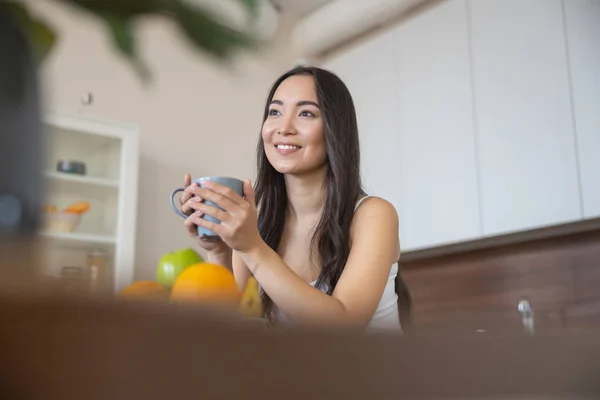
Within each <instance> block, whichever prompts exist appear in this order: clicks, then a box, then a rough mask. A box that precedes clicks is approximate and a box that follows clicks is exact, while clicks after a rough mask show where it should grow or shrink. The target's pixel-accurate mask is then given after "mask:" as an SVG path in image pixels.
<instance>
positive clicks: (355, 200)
mask: <svg viewBox="0 0 600 400" xmlns="http://www.w3.org/2000/svg"><path fill="white" fill-rule="evenodd" d="M257 156H258V177H257V181H256V184H255V189H254V190H253V189H252V186H251V184H250V181H246V182H245V183H244V196H243V197H241V196H239V195H237V194H236V193H235V192H233V191H232V190H229V189H228V188H226V187H224V186H221V185H219V184H216V183H211V184H209V185H207V186H206V187H205V188H199V187H198V186H197V185H196V184H193V185H190V176H189V175H186V177H185V186H186V191H185V193H184V195H183V196H182V197H181V203H182V210H183V211H184V212H185V213H186V214H187V215H190V216H189V218H188V219H187V220H186V221H185V225H186V227H187V229H188V231H189V234H190V235H191V236H192V237H194V238H196V239H197V241H198V243H199V245H200V246H201V247H202V248H204V249H205V250H206V251H207V259H208V261H210V262H214V263H219V264H221V265H225V266H227V267H230V268H232V270H233V273H234V275H235V279H236V282H237V284H238V285H239V287H240V288H243V287H244V286H245V285H246V282H247V280H248V278H249V277H250V276H251V275H253V276H254V277H255V278H256V280H257V281H258V282H259V284H260V286H261V288H262V290H263V302H264V306H265V313H266V316H267V317H268V318H269V319H270V320H271V321H273V322H280V323H282V322H286V321H287V322H289V321H291V322H295V323H311V324H343V325H346V326H348V325H350V326H358V327H367V326H368V327H371V328H385V329H400V323H399V317H398V314H399V313H398V296H397V294H396V293H395V278H396V276H397V272H398V264H397V261H398V259H399V257H400V246H399V238H398V216H397V213H396V210H395V209H394V207H393V206H392V204H390V203H389V202H387V201H386V200H384V199H381V198H378V197H371V196H366V195H365V193H364V192H363V190H362V186H361V179H360V167H359V159H360V151H359V140H358V128H357V122H356V114H355V110H354V104H353V101H352V97H351V95H350V93H349V92H348V89H347V88H346V86H345V85H344V83H343V82H342V81H341V80H340V79H339V78H338V77H337V76H335V75H334V74H332V73H331V72H328V71H326V70H323V69H319V68H313V67H297V68H295V69H293V70H291V71H289V72H287V73H285V74H284V75H283V76H281V77H280V78H279V79H278V80H277V81H276V82H275V84H274V85H273V87H272V88H271V91H270V93H269V96H268V101H267V104H266V108H265V113H264V117H263V125H262V132H261V137H260V139H259V143H258V154H257ZM204 200H209V201H212V202H214V203H216V204H218V205H219V206H220V207H222V208H223V210H225V211H223V210H219V209H218V208H216V207H210V206H208V205H206V204H204V203H203V201H204ZM257 210H258V211H257ZM203 214H207V215H211V216H213V217H215V218H217V219H218V220H219V221H221V224H220V225H219V224H213V223H211V222H209V221H205V220H204V219H202V215H203ZM257 220H258V224H257ZM197 225H199V226H203V227H206V228H208V229H210V230H212V231H214V232H215V233H217V234H218V235H219V236H220V238H221V240H220V241H218V242H206V241H203V240H200V239H198V236H197V231H196V226H197ZM401 286H402V287H403V285H401Z"/></svg>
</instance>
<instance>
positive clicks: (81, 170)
mask: <svg viewBox="0 0 600 400" xmlns="http://www.w3.org/2000/svg"><path fill="white" fill-rule="evenodd" d="M56 170H57V171H58V172H64V173H67V174H78V175H85V163H84V162H81V161H74V160H59V161H58V163H56Z"/></svg>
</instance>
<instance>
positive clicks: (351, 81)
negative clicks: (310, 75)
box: [323, 31, 403, 242]
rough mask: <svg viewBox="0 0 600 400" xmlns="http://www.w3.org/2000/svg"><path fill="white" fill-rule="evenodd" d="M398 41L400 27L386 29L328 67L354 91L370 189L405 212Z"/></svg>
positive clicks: (363, 169)
mask: <svg viewBox="0 0 600 400" xmlns="http://www.w3.org/2000/svg"><path fill="white" fill-rule="evenodd" d="M396 41H397V40H396V33H395V32H393V31H390V32H386V33H385V34H383V35H381V36H377V37H376V38H375V39H373V40H370V41H367V42H365V43H362V44H360V45H358V46H356V47H354V48H352V49H351V50H349V51H345V52H343V53H342V54H339V55H336V56H334V57H332V58H331V59H329V60H327V61H326V62H325V63H324V64H323V67H324V68H327V69H329V70H331V71H332V72H334V73H335V74H337V75H338V76H339V77H340V78H341V79H342V80H343V81H344V83H345V84H346V85H347V86H348V89H349V90H350V93H351V94H352V98H353V100H354V103H355V107H356V114H357V118H358V129H359V135H360V147H361V173H362V178H363V184H364V186H365V190H366V191H367V193H368V194H370V195H374V196H379V197H383V198H385V199H386V200H388V201H390V202H391V203H392V204H394V206H395V207H396V210H398V212H399V210H400V209H401V206H402V197H401V193H400V160H399V158H398V157H399V153H398V146H399V145H398V127H397V122H396V109H397V96H396V85H395V82H396V75H395V61H396V59H395V56H394V54H395V47H396ZM399 213H400V212H399ZM400 241H401V242H402V241H403V238H402V237H401V238H400Z"/></svg>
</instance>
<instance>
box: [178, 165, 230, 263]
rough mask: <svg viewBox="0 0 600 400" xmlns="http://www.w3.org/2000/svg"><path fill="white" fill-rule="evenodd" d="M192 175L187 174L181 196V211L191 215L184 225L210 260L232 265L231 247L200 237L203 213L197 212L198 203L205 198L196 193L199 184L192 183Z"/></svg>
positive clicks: (221, 242) (220, 241) (219, 241)
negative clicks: (200, 223) (199, 231)
mask: <svg viewBox="0 0 600 400" xmlns="http://www.w3.org/2000/svg"><path fill="white" fill-rule="evenodd" d="M191 181H192V177H191V176H190V174H185V178H184V180H183V186H184V187H185V191H184V192H183V194H182V195H181V197H180V198H179V202H180V204H181V211H182V212H183V213H184V214H185V215H188V216H189V217H188V218H187V219H186V220H185V222H184V225H185V227H186V230H187V232H188V235H189V236H190V237H191V238H192V239H194V240H195V241H196V243H198V245H199V246H200V247H201V248H203V249H204V250H206V252H207V253H208V254H207V255H208V261H210V262H216V263H217V264H220V265H225V266H230V265H231V249H230V248H229V246H227V244H225V243H224V242H223V241H222V240H215V241H208V240H202V239H201V238H200V237H198V227H197V225H199V223H198V222H199V221H203V219H202V213H196V205H197V204H202V202H203V201H204V199H202V198H201V197H199V196H197V195H196V190H197V189H199V186H198V184H197V183H196V182H194V183H191Z"/></svg>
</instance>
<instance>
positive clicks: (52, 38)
mask: <svg viewBox="0 0 600 400" xmlns="http://www.w3.org/2000/svg"><path fill="white" fill-rule="evenodd" d="M7 7H8V9H9V10H10V12H11V13H12V15H13V17H14V18H15V20H16V21H17V23H18V24H19V26H20V27H21V29H22V30H23V32H24V34H25V36H26V37H27V38H28V40H29V43H30V45H31V47H32V49H33V53H34V57H35V59H36V61H37V63H38V64H39V63H41V62H42V61H43V60H45V59H46V57H47V56H48V54H49V53H50V51H51V50H52V48H53V47H54V45H55V43H56V40H57V35H56V33H55V32H54V31H53V30H52V28H50V26H48V25H47V24H46V23H45V22H43V21H40V20H36V19H33V18H32V16H31V14H30V13H29V10H28V9H27V8H26V5H25V4H23V3H21V2H19V3H17V2H8V3H7Z"/></svg>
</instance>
